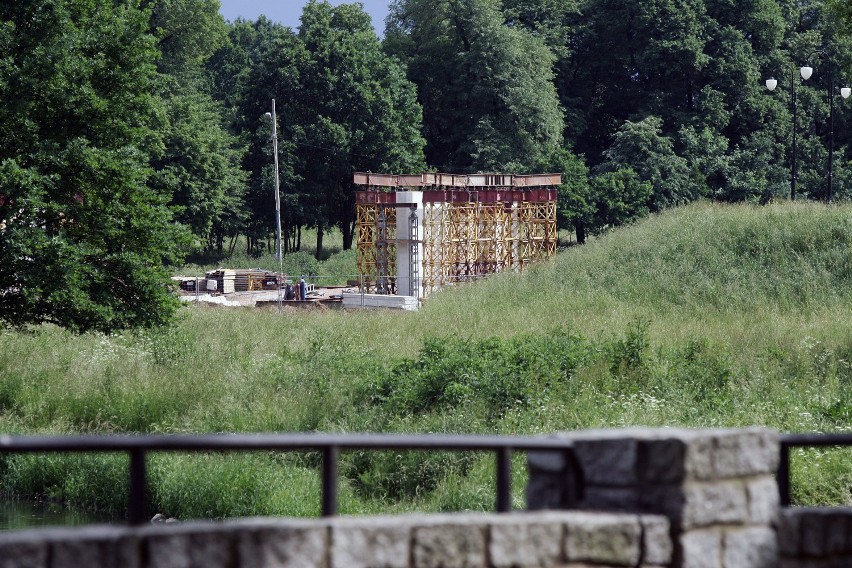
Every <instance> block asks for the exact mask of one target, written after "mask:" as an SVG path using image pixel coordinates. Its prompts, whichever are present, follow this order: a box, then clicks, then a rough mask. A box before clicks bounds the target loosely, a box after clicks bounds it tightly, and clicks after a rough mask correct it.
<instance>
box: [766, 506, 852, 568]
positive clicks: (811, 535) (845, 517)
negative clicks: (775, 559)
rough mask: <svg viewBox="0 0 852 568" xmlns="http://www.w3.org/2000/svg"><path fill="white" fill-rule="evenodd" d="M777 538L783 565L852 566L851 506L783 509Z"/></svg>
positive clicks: (795, 567) (797, 567) (811, 567)
mask: <svg viewBox="0 0 852 568" xmlns="http://www.w3.org/2000/svg"><path fill="white" fill-rule="evenodd" d="M778 540H779V543H780V550H781V563H780V566H781V568H849V567H850V566H852V507H822V508H816V507H801V508H791V509H784V510H783V511H782V512H781V518H780V523H779V526H778Z"/></svg>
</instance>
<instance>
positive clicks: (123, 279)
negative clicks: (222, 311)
mask: <svg viewBox="0 0 852 568" xmlns="http://www.w3.org/2000/svg"><path fill="white" fill-rule="evenodd" d="M147 24H148V19H147V15H146V14H145V13H144V12H142V11H140V10H139V9H137V7H135V6H134V5H133V3H124V2H122V3H116V2H113V1H112V0H52V1H47V0H34V1H30V2H14V3H4V4H2V5H0V30H3V31H2V33H0V41H2V42H3V43H2V46H0V53H3V54H4V57H3V63H2V64H0V100H2V101H3V104H2V105H0V232H2V238H0V322H2V323H3V324H4V325H11V326H17V327H23V326H26V325H29V324H38V323H43V322H51V323H56V324H58V325H61V326H65V327H68V328H70V329H73V330H75V331H80V332H83V331H87V330H101V331H105V332H109V331H113V330H116V329H120V328H125V327H131V326H152V325H157V324H162V323H164V322H166V321H168V320H169V318H170V316H171V315H172V313H173V312H174V310H175V309H176V308H177V305H178V301H177V299H176V298H175V297H174V295H173V294H171V292H170V290H169V286H168V282H169V279H168V276H169V274H168V272H167V271H166V270H165V268H164V267H163V265H164V263H166V262H169V261H174V260H176V247H177V245H179V244H180V243H181V242H182V241H183V233H182V232H181V231H180V229H179V228H178V227H177V226H176V225H175V224H174V223H173V222H172V214H171V210H170V209H169V207H168V206H167V204H168V200H169V198H170V196H168V195H164V194H162V193H158V192H157V191H154V190H152V189H151V188H150V187H149V186H148V184H147V182H148V180H149V178H150V176H151V173H152V171H151V168H150V166H149V163H150V161H149V156H150V152H151V147H150V144H151V141H152V140H155V139H156V136H155V133H154V132H153V131H152V129H151V127H150V126H149V125H150V124H151V122H152V120H153V117H154V116H155V115H156V114H157V113H158V112H159V105H158V99H157V97H156V96H154V95H152V92H151V88H150V87H151V84H152V81H153V80H154V79H155V72H156V70H155V61H156V56H157V50H156V46H155V43H154V38H152V37H151V36H150V35H149V34H148V33H147ZM46 61H50V62H51V64H50V65H46V64H45V62H46Z"/></svg>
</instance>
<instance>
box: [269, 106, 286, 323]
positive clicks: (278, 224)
mask: <svg viewBox="0 0 852 568" xmlns="http://www.w3.org/2000/svg"><path fill="white" fill-rule="evenodd" d="M266 116H267V117H269V118H270V119H272V154H273V157H274V161H275V227H276V247H277V253H276V256H277V257H278V276H279V278H280V277H282V276H283V275H284V256H283V255H282V252H281V192H280V188H279V185H278V183H279V182H278V119H277V117H276V116H275V99H272V112H271V113H266ZM275 280H276V282H277V284H276V288H278V312H279V313H280V312H281V284H282V283H281V282H280V281H278V278H276V279H275Z"/></svg>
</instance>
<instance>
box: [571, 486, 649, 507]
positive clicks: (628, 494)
mask: <svg viewBox="0 0 852 568" xmlns="http://www.w3.org/2000/svg"><path fill="white" fill-rule="evenodd" d="M639 500H640V492H639V490H638V489H637V488H633V487H599V486H590V487H586V491H585V494H584V497H583V500H582V501H581V504H582V508H583V509H587V510H592V511H624V512H631V513H635V512H637V511H640V510H641V509H640V504H639Z"/></svg>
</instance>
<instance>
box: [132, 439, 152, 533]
mask: <svg viewBox="0 0 852 568" xmlns="http://www.w3.org/2000/svg"><path fill="white" fill-rule="evenodd" d="M146 484H147V481H146V473H145V450H142V449H139V448H134V449H132V450H130V495H129V497H128V503H127V509H128V522H129V523H130V524H131V525H141V524H144V523H145V521H146V520H147V515H146V513H145V489H146Z"/></svg>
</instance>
